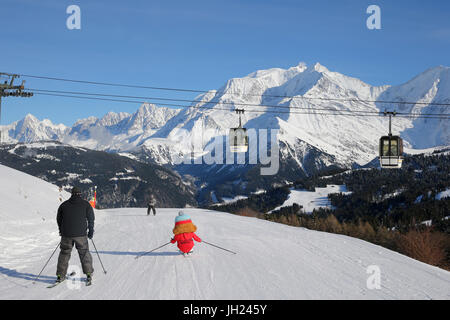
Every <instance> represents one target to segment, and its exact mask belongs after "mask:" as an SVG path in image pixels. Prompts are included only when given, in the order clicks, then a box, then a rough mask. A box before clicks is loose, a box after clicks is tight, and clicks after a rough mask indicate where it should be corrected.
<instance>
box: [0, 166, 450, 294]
mask: <svg viewBox="0 0 450 320" xmlns="http://www.w3.org/2000/svg"><path fill="white" fill-rule="evenodd" d="M63 196H64V197H67V196H68V194H67V193H64V194H63ZM58 197H59V191H58V188H57V187H56V186H53V185H51V184H49V183H47V182H45V181H42V180H40V179H37V178H34V177H31V176H29V175H27V174H24V173H21V172H18V171H15V170H13V169H10V168H7V167H4V166H1V165H0V299H350V298H353V299H450V272H447V271H444V270H441V269H438V268H435V267H432V266H429V265H426V264H424V263H421V262H418V261H415V260H413V259H410V258H408V257H405V256H403V255H400V254H398V253H395V252H393V251H390V250H387V249H384V248H382V247H379V246H376V245H373V244H370V243H368V242H365V241H361V240H358V239H354V238H349V237H346V236H341V235H334V234H328V233H322V232H316V231H309V230H307V229H303V228H295V227H289V226H285V225H281V224H276V223H271V222H268V221H263V220H258V219H255V218H248V217H239V216H235V215H231V214H227V213H220V212H215V211H207V210H200V209H185V211H186V212H187V213H188V214H189V215H191V217H192V219H193V222H194V224H196V225H197V226H198V231H197V234H198V235H199V236H200V237H201V238H203V239H204V240H206V241H208V242H211V243H214V244H216V245H219V246H223V247H225V248H227V249H230V250H233V251H235V252H237V254H236V255H233V254H230V253H228V252H225V251H222V250H219V249H217V248H214V247H212V246H209V245H206V244H204V243H196V246H195V248H194V250H195V252H194V254H193V256H191V257H188V258H184V257H183V256H181V255H179V253H178V252H177V249H176V246H175V245H168V246H165V247H163V248H161V249H160V250H158V251H156V252H153V253H151V254H149V255H147V256H143V257H141V258H140V259H137V260H136V259H134V257H135V256H136V255H138V254H141V253H143V252H145V251H148V250H150V249H152V248H155V247H157V246H160V245H162V244H164V243H166V242H168V241H169V240H170V238H171V236H172V233H171V230H172V228H173V220H174V218H175V216H176V214H177V212H178V210H179V209H159V210H158V211H157V215H156V216H146V209H140V208H133V209H112V210H96V233H95V236H94V241H95V244H96V246H97V248H98V250H99V251H100V255H101V259H102V261H103V264H104V265H105V268H106V269H107V271H108V273H107V274H106V275H105V274H103V272H102V268H101V266H100V263H99V260H98V258H97V256H96V255H95V251H93V248H91V249H92V250H91V252H92V254H93V259H94V267H95V269H96V271H95V273H94V282H93V285H92V286H90V287H85V286H78V284H79V282H78V280H75V281H74V282H69V281H67V283H63V284H61V285H59V286H57V287H55V288H53V289H47V288H46V286H47V285H48V284H49V283H51V282H53V281H54V280H55V274H54V273H55V270H56V260H57V255H56V254H55V256H54V257H53V258H52V260H51V261H50V263H49V264H48V266H47V267H46V269H45V270H44V272H43V274H42V276H41V278H40V279H39V280H38V281H37V282H36V283H35V284H33V283H32V282H33V279H34V278H35V277H36V275H37V274H38V273H39V271H40V270H41V268H42V267H43V266H44V264H45V262H46V261H47V259H48V258H49V257H50V255H51V253H52V251H53V250H54V249H55V247H56V246H57V244H58V241H59V237H58V232H57V226H56V222H55V215H56V209H57V207H58V205H59V203H60V202H59V199H58ZM91 247H92V245H91ZM71 264H72V265H74V266H75V267H78V266H79V259H78V255H77V254H76V252H73V253H72V259H71ZM371 265H376V266H378V267H379V268H380V271H381V283H380V284H381V288H380V289H369V288H368V287H367V279H368V277H369V276H370V274H368V273H367V268H368V267H369V266H371ZM82 276H83V275H82Z"/></svg>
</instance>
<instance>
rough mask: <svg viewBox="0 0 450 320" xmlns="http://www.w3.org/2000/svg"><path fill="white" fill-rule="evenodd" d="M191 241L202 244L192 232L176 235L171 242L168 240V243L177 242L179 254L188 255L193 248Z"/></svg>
mask: <svg viewBox="0 0 450 320" xmlns="http://www.w3.org/2000/svg"><path fill="white" fill-rule="evenodd" d="M192 239H194V240H195V241H197V242H202V239H200V238H199V237H198V236H197V235H196V234H195V233H194V232H186V233H180V234H177V235H175V236H174V237H173V239H172V240H170V242H171V243H175V242H178V243H177V246H178V249H180V250H181V252H184V253H188V252H189V251H191V249H192V248H193V247H194V241H193V240H192Z"/></svg>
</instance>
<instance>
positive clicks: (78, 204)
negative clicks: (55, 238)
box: [56, 195, 95, 237]
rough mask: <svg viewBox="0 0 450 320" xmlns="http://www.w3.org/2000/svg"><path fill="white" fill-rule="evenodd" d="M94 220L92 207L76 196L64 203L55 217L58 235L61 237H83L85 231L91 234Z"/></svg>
mask: <svg viewBox="0 0 450 320" xmlns="http://www.w3.org/2000/svg"><path fill="white" fill-rule="evenodd" d="M94 220H95V216H94V210H92V206H91V205H90V204H89V202H87V201H86V200H83V199H81V197H80V196H78V195H72V196H71V197H70V199H69V200H67V201H64V202H63V203H62V204H61V205H60V206H59V208H58V214H57V216H56V221H57V222H58V228H59V233H60V234H61V236H63V237H85V236H86V235H87V234H86V231H87V229H89V232H90V233H91V234H93V233H94Z"/></svg>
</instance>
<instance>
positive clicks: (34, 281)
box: [33, 242, 61, 284]
mask: <svg viewBox="0 0 450 320" xmlns="http://www.w3.org/2000/svg"><path fill="white" fill-rule="evenodd" d="M60 244H61V242H59V243H58V245H57V246H56V248H55V250H54V251H53V253H52V255H51V256H50V258H48V260H47V262H46V263H45V265H44V267H43V268H42V270H41V272H39V274H38V276H37V277H36V279H34V280H33V284H34V283H36V281H37V279H38V278H39V277H40V276H41V273H42V272H43V271H44V269H45V267H46V266H47V264H48V263H49V261H50V259H51V258H52V257H53V255H54V254H55V252H56V250H57V249H58V248H59V245H60Z"/></svg>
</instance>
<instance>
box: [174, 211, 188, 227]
mask: <svg viewBox="0 0 450 320" xmlns="http://www.w3.org/2000/svg"><path fill="white" fill-rule="evenodd" d="M189 222H190V223H192V220H191V217H190V216H188V215H187V214H185V213H184V212H183V211H180V212H178V216H177V217H176V218H175V225H178V224H183V223H189Z"/></svg>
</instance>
